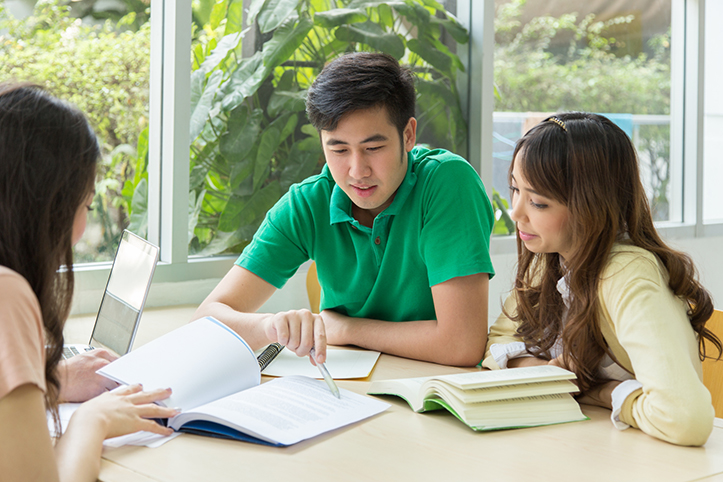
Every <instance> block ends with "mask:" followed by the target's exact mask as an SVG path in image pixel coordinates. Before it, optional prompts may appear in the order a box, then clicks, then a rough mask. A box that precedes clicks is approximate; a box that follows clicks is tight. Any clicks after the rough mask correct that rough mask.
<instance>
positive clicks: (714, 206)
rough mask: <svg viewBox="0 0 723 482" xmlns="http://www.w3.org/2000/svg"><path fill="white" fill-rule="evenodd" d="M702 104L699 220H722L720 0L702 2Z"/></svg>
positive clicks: (722, 34)
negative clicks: (701, 192)
mask: <svg viewBox="0 0 723 482" xmlns="http://www.w3.org/2000/svg"><path fill="white" fill-rule="evenodd" d="M705 9H706V11H705V106H704V125H705V127H704V131H703V158H704V162H703V173H704V175H703V220H704V221H705V222H713V221H717V222H721V221H723V189H722V186H723V162H721V153H722V152H723V137H722V136H721V132H723V91H722V90H721V89H720V88H719V87H718V85H719V83H720V79H721V76H723V64H721V62H720V53H719V52H718V46H720V45H721V44H722V43H723V31H721V29H720V28H719V26H718V25H719V23H718V22H719V21H721V20H723V3H721V2H710V1H709V2H706V3H705Z"/></svg>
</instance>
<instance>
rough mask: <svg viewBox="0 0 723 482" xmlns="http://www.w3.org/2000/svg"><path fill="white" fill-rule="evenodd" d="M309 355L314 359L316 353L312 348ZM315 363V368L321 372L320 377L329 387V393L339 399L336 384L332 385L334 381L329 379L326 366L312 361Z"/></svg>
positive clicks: (339, 395)
mask: <svg viewBox="0 0 723 482" xmlns="http://www.w3.org/2000/svg"><path fill="white" fill-rule="evenodd" d="M309 355H311V358H316V351H314V349H313V348H312V349H311V351H310V352H309ZM314 362H315V363H316V366H317V368H318V369H319V371H320V372H321V376H322V377H324V381H325V382H326V384H327V385H328V386H329V390H331V393H332V394H333V395H334V396H335V397H336V398H339V399H341V394H340V393H339V389H338V388H337V386H336V383H334V379H333V378H331V375H329V370H327V369H326V365H324V364H323V363H318V362H316V360H314Z"/></svg>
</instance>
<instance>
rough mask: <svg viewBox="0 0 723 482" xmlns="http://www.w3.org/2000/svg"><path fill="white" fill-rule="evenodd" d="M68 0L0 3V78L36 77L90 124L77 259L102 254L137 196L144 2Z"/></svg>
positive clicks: (144, 113) (103, 257)
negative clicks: (94, 146)
mask: <svg viewBox="0 0 723 482" xmlns="http://www.w3.org/2000/svg"><path fill="white" fill-rule="evenodd" d="M66 3H67V2H59V1H47V2H46V1H43V2H37V5H36V2H35V1H34V0H15V1H7V2H5V4H2V3H0V65H2V66H3V67H2V70H3V77H5V79H7V78H13V79H16V80H21V81H30V82H34V83H38V84H41V85H43V86H45V87H46V88H47V89H48V90H49V91H50V92H51V93H53V94H54V95H56V96H58V97H60V98H61V99H65V100H67V101H70V102H71V103H73V104H75V105H76V106H78V107H79V108H80V109H81V110H82V111H83V112H85V113H86V114H87V116H88V118H89V119H90V122H91V124H92V125H93V127H94V128H95V131H96V133H97V134H98V138H99V141H100V143H101V149H102V161H101V163H100V166H99V172H98V180H97V183H96V197H95V199H94V201H93V209H94V211H93V212H92V213H91V214H90V215H89V216H88V227H87V229H86V234H85V235H84V236H83V238H82V240H81V241H80V242H79V243H78V245H77V246H76V248H75V252H76V256H75V260H76V263H82V262H89V261H108V260H111V259H113V255H114V253H115V249H116V247H117V245H118V241H119V236H120V233H121V231H122V230H123V229H124V228H125V227H127V226H128V225H129V223H131V221H132V219H133V213H132V207H133V204H134V202H135V203H137V202H139V201H142V200H139V198H137V197H136V198H134V193H135V191H136V188H137V187H138V186H139V185H140V184H142V183H143V182H144V180H143V171H144V167H143V164H144V163H145V162H146V158H145V154H144V153H145V151H144V146H147V139H148V136H147V131H144V129H145V128H146V127H147V124H148V79H149V55H150V35H149V34H150V26H149V23H148V15H149V13H148V5H149V4H150V2H149V0H146V1H145V2H144V1H141V0H138V1H135V2H100V1H98V2H96V1H83V2H74V3H73V4H72V8H71V7H70V6H67V5H65V4H66ZM116 4H117V5H116ZM124 4H125V5H124ZM131 224H132V223H131Z"/></svg>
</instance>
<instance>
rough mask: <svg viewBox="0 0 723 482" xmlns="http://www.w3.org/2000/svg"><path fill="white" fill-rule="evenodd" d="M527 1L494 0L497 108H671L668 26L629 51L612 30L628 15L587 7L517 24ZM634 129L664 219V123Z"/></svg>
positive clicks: (666, 173) (653, 198)
mask: <svg viewBox="0 0 723 482" xmlns="http://www.w3.org/2000/svg"><path fill="white" fill-rule="evenodd" d="M526 3H527V2H526V0H512V1H510V2H508V3H504V4H501V5H499V6H498V7H497V12H496V17H495V60H494V69H495V72H494V76H495V87H496V90H497V94H498V96H497V102H496V105H495V110H496V111H506V112H528V111H536V112H558V111H566V110H578V111H590V112H601V113H628V114H670V33H669V32H668V33H665V34H662V35H658V36H655V37H653V38H652V39H651V40H650V41H649V42H648V44H647V45H646V46H645V48H644V49H642V51H639V52H637V53H636V54H635V55H630V54H629V51H630V49H628V48H626V47H627V45H626V40H625V39H623V38H620V37H618V38H616V37H615V36H614V35H612V34H611V32H612V31H624V30H625V28H620V27H621V26H623V27H624V26H626V25H629V24H632V23H633V22H634V20H635V18H634V17H633V16H621V17H616V18H613V19H610V20H607V21H605V22H600V21H596V19H595V16H594V15H588V16H585V17H584V18H579V16H578V15H577V14H576V13H570V14H567V15H562V16H560V17H557V18H555V17H549V16H542V17H537V18H534V19H532V20H531V21H530V22H528V23H527V24H525V25H522V24H521V22H520V17H521V15H522V12H523V10H524V8H525V6H526ZM560 39H569V40H567V42H566V43H564V42H560V41H559V40H560ZM560 44H562V45H560ZM621 52H625V54H623V53H621ZM634 137H635V138H636V141H637V145H636V147H637V149H638V152H639V153H640V154H641V159H642V160H644V162H645V163H646V165H647V169H648V170H649V172H650V173H649V175H650V178H649V181H648V182H649V184H650V186H651V188H652V193H651V201H652V205H653V210H654V214H655V216H656V219H667V216H668V200H667V190H668V184H669V180H670V177H669V169H668V167H669V162H670V156H669V151H670V126H669V125H648V126H641V127H640V129H639V132H637V134H636V136H634Z"/></svg>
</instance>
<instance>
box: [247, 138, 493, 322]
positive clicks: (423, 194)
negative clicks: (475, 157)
mask: <svg viewBox="0 0 723 482" xmlns="http://www.w3.org/2000/svg"><path fill="white" fill-rule="evenodd" d="M408 161H409V162H408V168H407V174H406V176H405V178H404V180H403V181H402V184H401V185H400V186H399V189H398V190H397V193H396V196H395V197H394V200H393V201H392V204H391V205H390V206H389V207H388V208H387V209H385V210H384V211H383V212H381V213H380V214H379V215H378V216H377V217H376V218H375V219H374V225H373V226H372V227H371V228H368V227H366V226H363V225H361V224H359V222H357V221H356V220H355V219H354V218H353V217H352V216H351V200H350V199H349V197H348V196H347V195H346V194H345V193H344V191H342V189H341V188H339V187H338V186H337V185H336V184H335V183H334V179H333V178H332V176H331V173H330V172H329V169H328V167H327V166H324V169H323V170H322V172H321V174H319V175H316V176H312V177H310V178H308V179H306V180H304V181H302V182H301V183H299V184H295V185H293V186H291V188H290V189H289V192H287V193H286V194H285V195H284V196H283V197H282V198H281V199H280V200H279V201H278V202H277V203H276V205H275V206H274V207H273V208H272V209H271V210H270V211H269V212H268V214H267V216H266V219H265V220H264V222H263V223H262V225H261V227H260V228H259V230H258V231H257V232H256V235H255V236H254V238H253V240H252V241H251V243H250V244H249V245H248V246H247V247H246V249H244V251H243V253H241V256H239V258H238V260H237V261H236V264H237V265H239V266H241V267H243V268H246V269H248V270H249V271H251V272H253V273H255V274H256V275H258V276H259V277H261V278H262V279H264V280H266V281H267V282H268V283H270V284H272V285H273V286H275V287H276V288H281V287H283V285H284V284H285V283H286V281H287V280H288V279H289V278H291V276H293V274H294V273H295V272H296V270H297V269H298V267H299V266H300V265H301V264H302V263H304V262H305V261H307V260H309V259H313V260H315V261H316V267H317V274H318V277H319V283H320V285H321V304H320V309H322V310H324V309H333V310H335V311H338V312H340V313H342V314H345V315H348V316H352V317H360V318H372V319H377V320H387V321H412V320H429V319H436V314H435V311H434V301H433V299H432V291H431V287H432V286H434V285H436V284H439V283H442V282H444V281H447V280H449V279H452V278H455V277H457V276H467V275H472V274H477V273H489V275H490V277H492V276H493V275H494V269H493V268H492V261H491V260H490V254H489V242H490V233H491V230H492V225H493V223H494V214H493V210H492V206H491V204H490V201H489V199H488V198H487V195H486V194H485V191H484V186H483V185H482V181H481V180H480V178H479V175H478V174H477V173H476V172H475V171H474V169H473V168H472V167H471V166H470V165H469V163H468V162H467V161H465V160H464V159H463V158H461V157H459V156H457V155H455V154H452V153H451V152H448V151H445V150H441V149H437V150H429V149H425V148H421V147H415V148H414V149H413V150H412V151H411V152H410V153H409V154H408Z"/></svg>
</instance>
